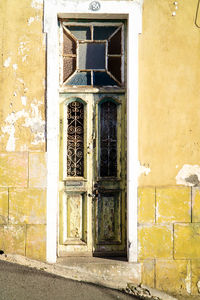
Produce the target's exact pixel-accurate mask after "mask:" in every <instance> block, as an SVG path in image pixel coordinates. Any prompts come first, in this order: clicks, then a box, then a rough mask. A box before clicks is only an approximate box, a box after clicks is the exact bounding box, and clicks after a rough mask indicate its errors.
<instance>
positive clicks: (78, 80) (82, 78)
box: [66, 72, 91, 85]
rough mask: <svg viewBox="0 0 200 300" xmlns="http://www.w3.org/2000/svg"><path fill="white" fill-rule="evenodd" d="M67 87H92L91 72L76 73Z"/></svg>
mask: <svg viewBox="0 0 200 300" xmlns="http://www.w3.org/2000/svg"><path fill="white" fill-rule="evenodd" d="M66 84H67V85H91V74H90V72H80V73H76V74H75V75H74V76H73V77H72V78H71V79H70V80H69V81H68V82H67V83H66Z"/></svg>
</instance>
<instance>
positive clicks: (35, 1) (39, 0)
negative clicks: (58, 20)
mask: <svg viewBox="0 0 200 300" xmlns="http://www.w3.org/2000/svg"><path fill="white" fill-rule="evenodd" d="M42 5H43V0H32V2H31V7H32V8H35V9H41V8H42Z"/></svg>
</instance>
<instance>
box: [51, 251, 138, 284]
mask: <svg viewBox="0 0 200 300" xmlns="http://www.w3.org/2000/svg"><path fill="white" fill-rule="evenodd" d="M56 266H57V267H58V268H63V269H64V270H65V271H66V273H70V274H71V275H72V276H76V277H77V279H78V280H81V281H87V282H91V283H94V284H100V285H104V286H107V287H110V288H115V289H123V288H126V286H127V283H128V282H129V283H133V284H136V285H138V284H140V283H141V264H140V263H129V262H127V261H123V260H122V258H115V259H111V258H110V259H109V258H99V257H66V256H65V257H61V258H58V259H57V262H56Z"/></svg>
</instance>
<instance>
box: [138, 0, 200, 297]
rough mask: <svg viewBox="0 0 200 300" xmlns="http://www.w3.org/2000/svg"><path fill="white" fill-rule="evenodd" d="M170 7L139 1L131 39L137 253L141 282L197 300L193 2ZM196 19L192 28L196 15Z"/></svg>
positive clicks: (198, 121)
mask: <svg viewBox="0 0 200 300" xmlns="http://www.w3.org/2000/svg"><path fill="white" fill-rule="evenodd" d="M173 3H174V1H172V0H162V1H160V0H144V6H143V31H142V34H141V35H140V38H139V57H140V58H139V64H140V69H139V160H140V164H141V167H142V168H141V173H142V172H143V174H141V176H140V177H139V186H140V187H139V189H138V223H139V225H138V253H139V260H140V262H142V263H143V283H144V284H147V285H149V286H151V287H156V288H158V289H162V290H165V291H169V292H171V293H174V294H177V293H180V294H194V295H199V294H200V251H199V249H200V238H199V236H200V189H199V178H198V174H200V173H198V172H199V170H200V167H199V165H200V134H199V132H200V28H197V27H196V26H195V15H196V10H197V3H198V1H197V0H194V1H191V0H182V1H178V9H177V10H176V9H175V6H174V4H173ZM173 11H175V12H176V15H175V16H172V13H173ZM197 21H198V23H199V24H200V14H199V16H198V20H197ZM183 170H184V172H183ZM180 174H181V181H180ZM178 179H179V180H178ZM179 184H180V185H179Z"/></svg>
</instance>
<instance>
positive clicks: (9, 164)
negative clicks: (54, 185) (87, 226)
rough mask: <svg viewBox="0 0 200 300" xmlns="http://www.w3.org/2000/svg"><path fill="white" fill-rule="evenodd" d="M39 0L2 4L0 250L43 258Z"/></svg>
mask: <svg viewBox="0 0 200 300" xmlns="http://www.w3.org/2000/svg"><path fill="white" fill-rule="evenodd" d="M42 2H43V1H42V0H20V1H19V0H18V1H16V0H2V1H1V2H0V32H1V40H0V53H1V62H0V82H1V85H0V248H1V249H3V250H4V251H5V252H7V253H17V254H22V255H27V256H29V257H32V258H36V259H42V260H43V259H45V243H46V242H45V241H46V233H45V231H46V225H45V224H46V157H45V100H44V99H45V98H44V95H45V35H43V33H42V26H43V24H42V22H43V4H42Z"/></svg>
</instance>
